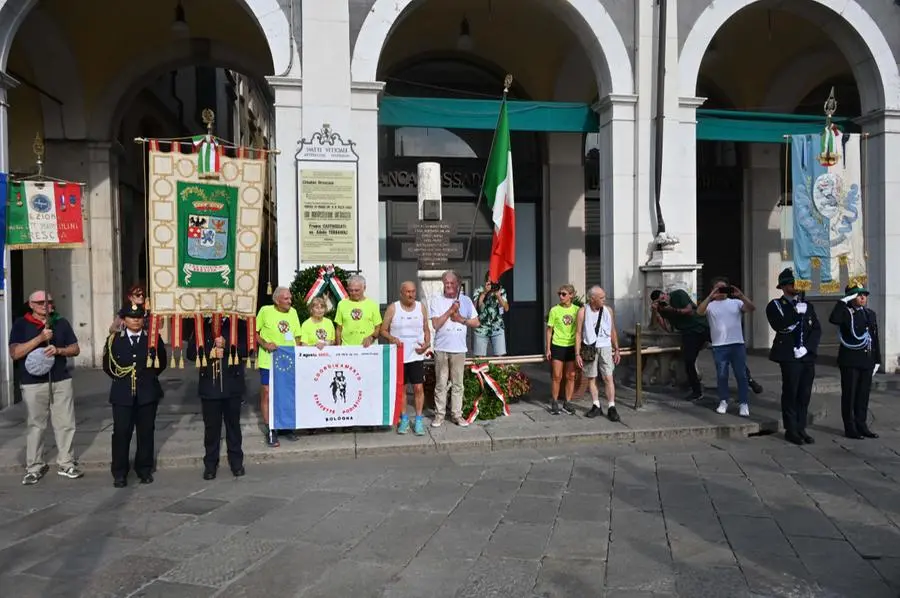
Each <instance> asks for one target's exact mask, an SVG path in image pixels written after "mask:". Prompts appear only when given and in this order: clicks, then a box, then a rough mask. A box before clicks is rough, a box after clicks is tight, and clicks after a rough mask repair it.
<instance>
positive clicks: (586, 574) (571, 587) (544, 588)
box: [534, 557, 606, 598]
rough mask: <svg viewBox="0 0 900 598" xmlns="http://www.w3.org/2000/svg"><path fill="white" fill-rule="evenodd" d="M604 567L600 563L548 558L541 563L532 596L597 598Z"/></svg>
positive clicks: (601, 589) (578, 559)
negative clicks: (585, 597)
mask: <svg viewBox="0 0 900 598" xmlns="http://www.w3.org/2000/svg"><path fill="white" fill-rule="evenodd" d="M605 574H606V564H605V563H604V562H603V561H602V560H588V559H580V558H575V557H572V558H564V557H563V558H552V557H547V558H545V559H544V560H543V561H541V570H540V573H539V574H538V579H537V585H535V588H534V595H535V596H540V597H541V598H569V597H571V596H599V595H600V593H601V592H602V591H603V578H604V576H605Z"/></svg>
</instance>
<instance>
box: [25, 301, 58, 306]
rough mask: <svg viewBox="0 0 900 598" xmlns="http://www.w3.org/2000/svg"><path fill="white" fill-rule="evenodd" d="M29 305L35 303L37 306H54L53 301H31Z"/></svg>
mask: <svg viewBox="0 0 900 598" xmlns="http://www.w3.org/2000/svg"><path fill="white" fill-rule="evenodd" d="M29 303H34V304H35V305H53V301H29Z"/></svg>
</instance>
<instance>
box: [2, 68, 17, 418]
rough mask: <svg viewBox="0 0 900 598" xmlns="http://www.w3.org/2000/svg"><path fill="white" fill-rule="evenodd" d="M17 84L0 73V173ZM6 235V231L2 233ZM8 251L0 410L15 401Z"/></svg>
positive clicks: (6, 160)
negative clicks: (9, 99) (10, 97)
mask: <svg viewBox="0 0 900 598" xmlns="http://www.w3.org/2000/svg"><path fill="white" fill-rule="evenodd" d="M18 84H19V82H18V81H16V80H15V79H13V78H12V77H10V76H9V75H7V74H6V73H4V72H3V71H0V172H9V120H8V114H7V110H8V109H9V104H7V102H6V98H7V95H6V92H7V90H9V89H13V88H14V87H16V86H17V85H18ZM2 234H4V235H5V234H6V231H2ZM9 273H10V266H9V250H8V249H6V245H5V244H4V246H3V272H2V273H0V276H3V290H2V291H0V336H2V337H3V339H4V342H2V343H0V361H2V366H0V409H2V408H4V407H9V406H10V405H12V404H13V401H14V400H15V396H14V392H13V370H12V362H11V361H10V360H9V345H7V343H6V340H8V339H9V329H10V326H11V324H12V306H11V305H10V303H9V297H10V295H9Z"/></svg>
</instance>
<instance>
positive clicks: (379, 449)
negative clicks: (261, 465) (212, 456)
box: [0, 352, 900, 472]
mask: <svg viewBox="0 0 900 598" xmlns="http://www.w3.org/2000/svg"><path fill="white" fill-rule="evenodd" d="M700 364H701V370H702V371H704V372H705V373H706V374H707V375H706V381H707V386H708V388H707V395H708V397H709V398H708V399H706V400H705V401H704V402H703V403H701V404H699V405H696V404H692V403H689V402H687V401H684V400H682V399H681V398H680V397H683V396H684V394H685V393H684V392H682V391H675V390H674V389H655V390H656V391H657V392H655V393H645V400H646V405H645V407H644V408H643V409H641V410H640V411H637V412H636V411H635V410H634V409H633V408H632V406H633V405H634V391H633V390H631V389H628V388H621V387H620V388H619V389H618V390H617V393H618V409H619V413H620V415H621V417H622V421H621V422H620V423H615V424H614V423H611V422H609V421H608V420H606V419H605V418H598V419H587V418H585V417H583V415H584V413H585V412H586V410H587V409H588V408H589V407H590V402H589V401H587V400H585V401H582V402H580V403H579V414H578V415H576V416H574V417H570V416H564V415H560V416H551V415H550V414H549V413H548V412H547V409H546V404H547V403H546V401H547V398H548V397H549V395H550V391H549V383H550V379H549V374H548V371H547V367H546V366H531V367H529V368H528V369H527V371H528V373H529V375H530V376H531V377H532V380H533V381H534V389H533V391H532V393H531V394H530V396H529V397H527V398H525V399H524V400H523V401H520V402H518V403H515V404H513V405H512V415H511V416H510V417H504V418H499V419H497V420H494V421H491V422H478V423H477V425H474V426H471V427H469V428H467V429H460V428H457V427H456V426H453V425H445V426H444V427H442V428H440V429H436V430H433V429H431V428H428V434H427V435H426V436H423V437H421V438H419V437H415V436H413V435H407V436H398V435H397V434H395V433H393V432H392V431H364V432H354V431H352V430H349V431H339V432H334V433H320V434H318V435H315V436H302V437H301V438H300V440H299V441H297V442H287V441H283V442H282V443H281V447H280V448H277V449H270V448H268V447H266V446H265V444H264V443H263V441H262V434H261V432H260V427H259V417H258V414H257V410H256V407H255V405H256V402H257V399H256V397H257V396H258V380H257V376H256V375H255V372H251V373H250V375H249V376H248V380H249V382H250V384H248V386H249V391H248V394H247V403H248V405H247V406H246V407H245V409H244V416H243V418H242V424H243V430H244V437H245V442H244V450H245V452H246V454H247V458H248V462H251V463H253V462H262V461H267V460H271V459H277V460H279V461H283V460H288V459H292V460H298V459H314V458H333V457H360V456H364V455H368V456H371V455H379V454H380V455H397V454H429V453H430V454H439V453H447V452H459V451H468V452H489V451H495V450H502V449H510V448H517V447H540V446H553V445H555V444H557V443H571V442H590V443H595V442H611V441H641V440H658V439H665V438H685V437H693V438H717V437H729V436H733V437H745V436H747V435H750V434H757V433H760V432H762V433H767V432H773V431H776V430H778V428H779V426H780V419H781V415H780V411H779V407H778V393H779V387H780V374H779V373H778V368H777V366H776V365H775V364H773V363H771V362H769V361H768V360H766V359H764V358H760V357H751V358H750V364H751V365H750V367H751V368H752V370H753V374H754V377H756V378H757V379H758V380H759V381H760V382H761V383H762V384H763V385H764V386H765V392H764V393H763V394H762V395H753V396H752V397H751V404H752V417H751V418H749V419H744V418H739V417H737V416H736V415H734V414H729V415H727V416H721V415H718V414H716V413H715V411H714V407H715V405H716V403H717V402H716V400H715V398H714V395H715V389H714V383H715V380H714V378H713V377H712V372H713V371H714V369H713V366H712V360H711V356H710V355H709V352H704V354H703V355H702V356H701V361H700ZM195 376H196V373H195V370H194V369H193V368H192V367H191V366H188V368H186V369H184V370H177V369H176V370H168V371H166V372H165V374H164V376H163V384H164V386H165V388H166V397H165V399H164V400H163V402H162V403H161V405H160V410H159V416H158V418H157V432H156V448H157V456H158V458H157V464H158V467H159V468H163V469H164V468H170V467H173V466H198V465H199V463H200V457H201V443H202V438H203V424H202V417H201V415H200V402H199V400H198V399H197V398H196V378H195ZM898 379H900V377H898V376H883V375H879V376H878V377H877V380H878V385H877V386H878V388H881V389H886V388H889V387H890V388H894V389H896V388H897V380H898ZM710 385H712V386H710ZM75 387H76V401H77V403H76V417H77V420H78V424H77V425H78V427H77V432H76V438H75V450H76V454H77V455H78V459H79V461H80V463H81V465H82V466H83V467H84V468H85V469H86V470H89V471H90V470H105V469H108V467H109V459H110V442H111V436H112V417H111V413H110V408H109V405H108V404H107V399H106V397H107V392H108V388H109V386H108V380H107V378H106V377H105V376H104V375H103V373H102V372H99V371H90V370H88V371H85V370H76V379H75ZM839 389H840V384H839V378H838V373H837V370H836V369H835V368H833V367H826V366H820V367H819V370H818V377H817V381H816V389H815V391H816V395H815V398H814V400H813V406H812V412H811V419H812V420H813V421H815V420H816V419H821V418H822V417H824V416H825V414H826V413H828V412H829V411H832V412H836V410H837V409H839V407H838V405H839V397H838V395H837V394H836V393H837V392H838V391H839ZM878 409H879V407H878V406H875V407H874V408H873V411H874V412H875V414H876V416H877V412H878ZM24 435H25V409H24V405H23V404H21V403H20V404H17V405H14V406H13V407H11V408H8V409H4V410H2V411H0V472H21V471H22V466H23V462H24V452H25V438H24ZM223 444H224V443H223ZM47 447H48V451H49V452H48V458H49V459H51V462H53V461H52V459H55V452H56V450H55V445H54V443H53V439H52V434H49V433H48V435H47ZM223 450H224V446H223Z"/></svg>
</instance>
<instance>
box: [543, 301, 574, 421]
mask: <svg viewBox="0 0 900 598" xmlns="http://www.w3.org/2000/svg"><path fill="white" fill-rule="evenodd" d="M558 294H559V305H555V306H553V307H552V308H551V309H550V315H549V316H548V318H547V352H546V358H547V361H549V362H550V367H551V371H552V373H553V380H552V383H551V385H550V388H551V393H552V395H553V396H552V397H551V400H550V413H552V414H553V415H559V410H560V404H559V387H560V383H561V382H562V378H563V374H565V376H566V395H565V396H566V398H565V399H564V400H563V402H562V410H563V411H565V412H566V413H568V414H569V415H574V414H575V408H574V407H572V404H571V403H570V401H571V400H572V395H573V394H575V356H576V350H575V320H576V317H577V316H578V309H579V308H578V306H577V305H574V304H573V303H572V300H573V299H574V298H575V287H573V286H572V285H570V284H564V285H562V286H561V287H559V293H558Z"/></svg>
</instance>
